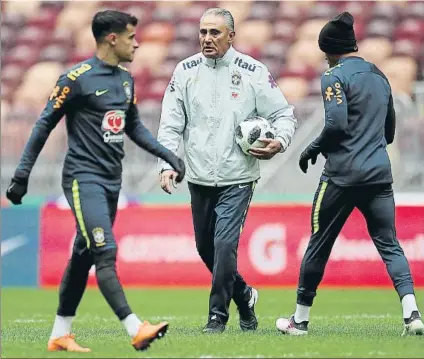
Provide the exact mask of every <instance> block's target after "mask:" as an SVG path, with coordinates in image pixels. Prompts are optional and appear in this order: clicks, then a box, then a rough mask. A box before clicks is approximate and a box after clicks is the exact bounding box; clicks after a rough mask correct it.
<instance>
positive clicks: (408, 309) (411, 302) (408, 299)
mask: <svg viewBox="0 0 424 359" xmlns="http://www.w3.org/2000/svg"><path fill="white" fill-rule="evenodd" d="M402 310H403V317H404V318H405V319H407V318H409V317H410V316H411V314H412V312H413V311H414V310H417V311H418V307H417V302H416V300H415V295H413V294H407V295H405V296H404V297H403V298H402Z"/></svg>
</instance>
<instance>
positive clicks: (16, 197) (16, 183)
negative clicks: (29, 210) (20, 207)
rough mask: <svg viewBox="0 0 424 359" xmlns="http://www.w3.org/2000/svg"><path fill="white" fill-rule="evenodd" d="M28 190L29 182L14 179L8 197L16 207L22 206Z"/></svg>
mask: <svg viewBox="0 0 424 359" xmlns="http://www.w3.org/2000/svg"><path fill="white" fill-rule="evenodd" d="M27 189H28V181H24V180H19V179H16V178H12V181H11V182H10V185H9V187H8V188H7V190H6V197H7V199H8V200H9V201H10V202H12V203H13V204H15V205H17V204H22V197H23V196H25V194H26V193H27Z"/></svg>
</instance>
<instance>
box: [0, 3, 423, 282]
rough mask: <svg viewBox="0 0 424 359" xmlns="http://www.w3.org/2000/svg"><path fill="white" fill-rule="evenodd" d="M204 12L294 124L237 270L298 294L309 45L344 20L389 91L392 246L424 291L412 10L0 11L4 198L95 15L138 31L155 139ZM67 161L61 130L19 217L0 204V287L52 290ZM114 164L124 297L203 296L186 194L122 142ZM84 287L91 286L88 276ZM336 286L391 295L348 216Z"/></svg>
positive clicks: (356, 6) (196, 7) (316, 72)
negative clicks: (119, 167) (232, 35)
mask: <svg viewBox="0 0 424 359" xmlns="http://www.w3.org/2000/svg"><path fill="white" fill-rule="evenodd" d="M215 6H220V7H224V8H227V9H229V10H230V11H231V12H232V13H233V15H234V17H235V22H236V33H237V36H236V42H235V47H236V48H237V49H238V50H240V51H242V52H244V53H247V54H250V55H252V56H253V57H255V58H257V59H259V60H261V61H263V62H264V63H265V64H266V65H267V66H268V67H269V69H270V71H271V73H272V74H273V75H274V77H275V78H276V79H277V82H278V84H279V86H280V88H281V89H282V90H283V92H284V94H285V96H286V97H287V99H288V101H289V102H290V103H292V104H293V105H294V106H295V107H296V115H297V118H298V120H299V129H298V132H297V134H296V136H295V138H294V140H293V143H292V145H291V147H290V149H289V150H288V151H287V152H286V153H285V154H283V155H280V156H278V157H276V158H275V159H273V160H272V161H269V162H263V163H262V179H261V180H260V182H259V184H258V186H257V190H256V192H255V195H254V198H253V206H252V209H251V211H250V212H249V215H248V219H247V225H246V228H245V230H244V233H243V238H242V240H241V244H240V253H239V265H240V268H241V271H242V273H244V275H245V276H246V278H247V280H249V281H251V282H253V283H256V284H258V285H277V286H279V285H294V284H295V283H296V280H297V273H298V268H299V263H300V260H301V257H302V254H303V250H304V248H305V244H306V242H307V239H308V235H309V232H310V220H309V212H310V203H311V201H312V197H313V193H314V190H315V187H316V184H317V181H318V178H319V174H320V171H321V169H322V165H323V161H322V159H321V160H320V161H319V162H318V164H317V165H316V166H314V167H313V168H312V169H311V170H310V172H308V175H304V174H303V173H302V172H301V171H300V170H299V169H298V166H297V162H298V155H299V153H300V151H301V150H302V149H303V148H304V146H305V145H306V144H307V143H309V141H310V140H311V139H312V138H313V137H314V136H316V134H317V133H318V132H319V131H320V129H321V128H322V125H323V105H322V98H321V96H320V74H321V73H322V71H323V70H325V69H326V68H327V64H326V62H325V60H324V57H323V54H322V53H321V52H320V50H319V49H318V46H317V36H318V33H319V31H320V29H321V27H322V26H323V24H325V22H326V21H328V19H329V18H330V17H331V16H333V15H335V14H337V13H338V12H340V11H343V10H347V11H350V12H351V13H352V14H353V15H354V16H355V31H356V36H357V38H358V41H359V43H358V47H359V55H360V56H363V57H364V58H365V59H367V60H369V61H372V62H374V63H376V64H377V65H378V66H379V67H380V68H381V70H382V71H383V72H384V73H385V74H386V75H387V77H388V78H389V80H390V82H391V85H392V89H393V93H394V98H395V105H396V110H397V115H398V123H397V134H396V138H395V143H394V144H393V145H391V146H390V147H389V152H390V156H391V160H392V163H393V170H394V177H395V190H396V199H397V204H398V209H397V211H398V212H397V224H398V236H399V238H400V240H401V241H402V244H403V245H404V247H405V251H406V253H407V256H408V258H409V260H410V261H411V265H412V269H413V272H414V278H415V280H416V282H417V284H419V285H424V221H423V220H422V219H423V218H424V206H423V205H424V193H423V190H424V156H423V153H424V84H423V79H424V2H413V1H399V2H384V1H377V2H362V1H361V2H359V1H355V2H349V1H337V2H330V1H302V2H266V1H243V2H238V1H237V2H234V1H221V2H219V1H203V2H196V1H184V2H163V1H159V2H140V1H118V2H107V1H72V2H71V1H70V2H63V1H2V3H1V10H2V20H1V48H2V51H1V64H2V71H1V73H2V78H1V151H2V153H1V160H2V165H1V169H2V171H1V184H2V194H3V193H4V190H5V189H6V186H7V185H8V183H9V181H10V178H11V176H12V175H13V171H14V169H15V167H16V165H17V163H18V160H19V157H20V155H21V153H22V150H23V146H24V144H25V142H26V141H27V139H28V136H29V134H30V131H31V128H32V127H33V125H34V122H35V121H36V119H37V116H38V115H39V113H40V112H41V110H42V108H43V106H44V105H45V102H46V100H47V98H48V96H49V94H50V92H51V90H52V88H53V87H54V83H55V81H56V79H57V78H58V76H59V74H60V73H61V72H62V71H64V70H65V69H66V68H67V67H69V66H71V65H73V64H75V63H77V62H80V61H82V60H84V59H85V58H88V57H90V56H91V55H92V54H93V51H94V49H95V44H94V40H93V38H92V34H91V27H90V21H91V19H92V16H93V14H94V13H95V12H96V11H98V10H101V9H106V8H117V9H120V10H123V11H126V12H130V13H132V14H134V15H136V16H137V17H138V18H139V20H140V23H139V26H138V34H137V37H138V40H139V41H140V48H139V49H138V51H137V52H136V56H135V59H134V62H133V63H132V64H128V67H129V68H130V69H131V72H132V74H133V76H134V77H135V79H136V92H137V98H138V107H139V110H140V114H141V117H142V119H143V121H144V122H145V124H146V126H147V127H148V128H149V129H150V130H151V131H152V132H153V133H154V134H156V133H157V129H158V124H159V122H158V121H159V117H160V107H161V99H162V97H163V92H164V89H165V88H166V86H167V84H168V82H169V79H170V76H171V73H172V71H173V69H174V67H175V65H176V64H177V62H178V61H180V60H182V59H184V58H185V57H187V56H190V55H191V54H194V53H196V52H198V51H199V47H198V39H197V33H198V21H199V18H200V16H201V15H202V13H203V12H204V11H205V9H207V8H208V7H215ZM66 147H67V141H66V133H65V126H64V121H61V123H60V124H59V125H58V126H57V128H56V129H55V130H54V131H53V133H52V135H51V137H50V138H49V140H48V142H47V144H46V147H45V148H44V150H43V151H42V153H41V155H40V157H39V159H38V161H37V164H36V166H35V168H34V171H33V173H32V175H31V179H30V185H29V193H28V195H27V196H26V197H25V199H24V205H23V206H20V207H11V206H10V205H9V203H8V202H7V201H6V200H5V199H4V197H2V228H1V231H2V238H1V240H2V247H1V248H2V285H3V286H40V285H42V286H55V285H57V284H58V282H59V280H60V276H61V274H62V272H63V268H64V266H65V264H66V260H67V256H68V255H69V252H70V248H71V245H72V239H73V236H74V231H75V228H74V223H73V219H72V216H71V215H70V212H69V209H68V208H67V204H66V201H64V198H63V196H62V195H61V187H60V176H61V169H62V163H63V159H64V155H65V152H66ZM126 153H127V155H126V158H125V161H124V183H123V195H122V196H121V200H120V208H121V213H120V214H119V215H118V220H117V223H116V226H115V233H116V237H117V240H118V242H119V245H120V252H119V253H120V254H119V265H118V268H119V271H120V276H121V278H122V280H123V282H124V284H126V285H135V286H139V285H170V284H172V285H178V284H182V285H208V284H209V281H210V277H209V274H208V273H207V272H206V269H205V268H204V267H203V265H202V264H201V262H200V260H199V258H198V255H197V253H196V249H195V245H194V240H193V231H192V225H191V214H190V210H189V207H188V203H189V197H188V191H187V186H186V183H183V184H182V185H180V186H179V188H178V189H177V191H176V192H175V193H174V194H173V195H172V196H169V195H166V194H164V193H163V192H162V191H161V189H160V187H159V183H158V175H157V171H156V161H155V159H154V158H153V157H152V156H150V155H148V154H147V153H146V152H143V151H141V150H139V149H138V148H136V147H135V146H134V145H133V144H132V143H131V142H130V141H129V140H128V141H126ZM358 262H359V263H361V266H360V267H359V268H360V269H358ZM24 263H25V265H23V264H24ZM159 269H160V270H159ZM138 273H143V275H142V276H141V275H139V274H138ZM346 278H348V280H346ZM90 281H91V282H90V283H92V284H94V283H95V279H94V277H93V276H91V278H90ZM346 282H349V283H351V284H354V285H358V286H362V285H388V284H389V283H390V282H389V279H388V276H387V275H386V273H385V268H384V265H383V264H382V263H380V262H379V256H378V254H377V252H376V250H375V249H374V247H373V244H372V242H371V241H370V240H369V238H368V234H367V232H366V226H365V222H364V221H363V219H362V218H361V216H360V215H358V213H355V215H354V216H353V218H351V219H350V220H349V222H348V224H347V225H346V227H345V229H344V230H343V232H342V234H341V237H340V238H339V241H338V242H337V244H336V246H335V250H334V253H333V254H332V257H331V260H330V263H329V267H328V270H327V274H326V276H325V283H327V284H345V283H346Z"/></svg>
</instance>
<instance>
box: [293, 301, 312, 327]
mask: <svg viewBox="0 0 424 359" xmlns="http://www.w3.org/2000/svg"><path fill="white" fill-rule="evenodd" d="M310 310H311V307H307V306H306V305H302V304H296V312H295V313H294V321H295V322H296V323H301V322H309V312H310Z"/></svg>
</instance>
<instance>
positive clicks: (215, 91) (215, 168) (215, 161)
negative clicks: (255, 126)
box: [213, 59, 218, 187]
mask: <svg viewBox="0 0 424 359" xmlns="http://www.w3.org/2000/svg"><path fill="white" fill-rule="evenodd" d="M213 69H214V71H215V84H214V101H215V104H214V105H215V112H214V119H213V122H214V126H213V127H214V150H215V159H214V164H213V168H214V184H215V187H217V186H218V181H217V162H218V150H217V148H216V132H217V118H216V114H217V111H218V109H217V105H218V101H217V93H218V92H217V83H218V69H217V68H216V59H215V66H214V68H213Z"/></svg>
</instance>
